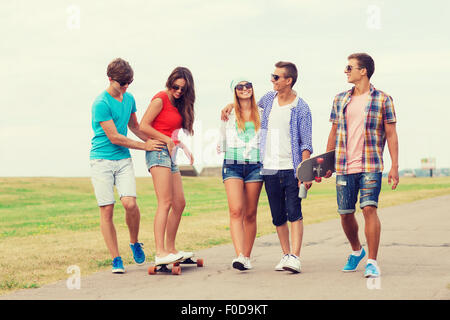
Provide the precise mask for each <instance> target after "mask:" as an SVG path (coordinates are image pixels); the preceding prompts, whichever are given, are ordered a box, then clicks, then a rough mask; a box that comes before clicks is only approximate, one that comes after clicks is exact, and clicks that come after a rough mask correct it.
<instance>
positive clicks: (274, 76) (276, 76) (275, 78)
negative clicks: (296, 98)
mask: <svg viewBox="0 0 450 320" xmlns="http://www.w3.org/2000/svg"><path fill="white" fill-rule="evenodd" d="M270 76H271V77H272V79H273V80H275V81H278V79H280V77H281V76H279V75H276V74H273V73H272V74H271V75H270Z"/></svg>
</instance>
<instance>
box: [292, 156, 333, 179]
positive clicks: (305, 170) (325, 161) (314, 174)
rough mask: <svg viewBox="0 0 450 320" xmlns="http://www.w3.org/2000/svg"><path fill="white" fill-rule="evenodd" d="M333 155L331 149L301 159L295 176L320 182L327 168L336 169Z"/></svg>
mask: <svg viewBox="0 0 450 320" xmlns="http://www.w3.org/2000/svg"><path fill="white" fill-rule="evenodd" d="M334 157H335V152H334V150H332V151H328V152H325V153H322V154H319V155H317V156H315V157H312V158H309V159H306V160H304V161H302V162H301V163H300V164H299V165H298V167H297V172H296V175H297V178H298V179H299V180H300V181H303V182H307V181H313V180H315V181H316V182H320V181H321V178H322V177H323V176H324V175H326V173H327V171H328V170H331V172H335V171H336V170H335V167H334V162H335V158H334Z"/></svg>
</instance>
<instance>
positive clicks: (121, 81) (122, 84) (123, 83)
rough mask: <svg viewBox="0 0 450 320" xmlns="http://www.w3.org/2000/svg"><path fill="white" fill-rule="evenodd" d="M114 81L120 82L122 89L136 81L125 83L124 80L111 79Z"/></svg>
mask: <svg viewBox="0 0 450 320" xmlns="http://www.w3.org/2000/svg"><path fill="white" fill-rule="evenodd" d="M111 80H114V81H116V82H118V83H119V84H120V86H121V87H123V86H125V85H127V84H131V83H132V82H133V80H134V79H131V80H130V81H123V80H116V79H111Z"/></svg>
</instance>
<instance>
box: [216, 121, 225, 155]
mask: <svg viewBox="0 0 450 320" xmlns="http://www.w3.org/2000/svg"><path fill="white" fill-rule="evenodd" d="M226 124H227V122H226V121H221V124H220V130H219V141H217V147H218V149H219V152H225V150H226V142H227V136H226Z"/></svg>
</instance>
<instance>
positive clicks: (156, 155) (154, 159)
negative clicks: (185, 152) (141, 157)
mask: <svg viewBox="0 0 450 320" xmlns="http://www.w3.org/2000/svg"><path fill="white" fill-rule="evenodd" d="M175 158H176V151H175V153H174V155H173V157H171V156H170V153H169V149H167V147H163V148H162V150H160V151H157V150H155V151H146V152H145V163H146V164H147V169H148V170H150V169H151V168H152V167H155V166H159V167H166V168H169V169H170V171H171V172H172V173H176V172H179V171H180V169H179V168H178V166H177V164H176V163H175Z"/></svg>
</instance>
